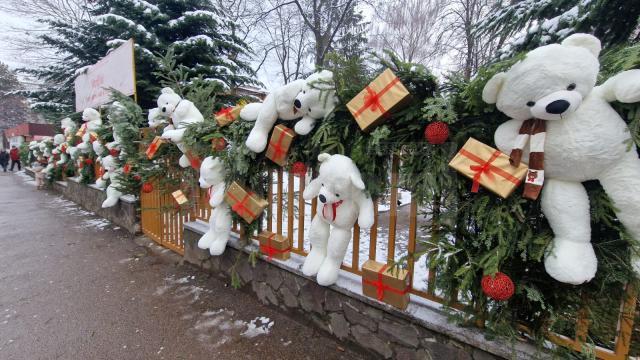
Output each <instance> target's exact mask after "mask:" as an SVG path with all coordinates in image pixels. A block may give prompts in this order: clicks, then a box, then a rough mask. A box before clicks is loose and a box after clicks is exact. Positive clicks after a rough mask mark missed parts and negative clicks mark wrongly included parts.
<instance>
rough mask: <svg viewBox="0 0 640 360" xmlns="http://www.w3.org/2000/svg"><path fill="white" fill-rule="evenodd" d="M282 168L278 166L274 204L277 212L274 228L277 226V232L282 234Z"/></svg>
mask: <svg viewBox="0 0 640 360" xmlns="http://www.w3.org/2000/svg"><path fill="white" fill-rule="evenodd" d="M282 178H283V176H282V168H278V184H277V186H278V189H277V197H278V203H277V204H278V205H276V207H277V209H276V210H277V213H278V220H277V221H276V228H277V233H278V235H282V211H283V209H282V208H283V205H284V204H283V202H282Z"/></svg>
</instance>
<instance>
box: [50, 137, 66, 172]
mask: <svg viewBox="0 0 640 360" xmlns="http://www.w3.org/2000/svg"><path fill="white" fill-rule="evenodd" d="M53 146H54V148H53V150H51V153H52V154H53V155H58V156H59V157H60V160H58V161H57V162H56V163H55V164H56V165H59V166H62V165H64V164H65V163H66V162H67V142H66V141H65V136H64V134H56V135H55V136H54V137H53Z"/></svg>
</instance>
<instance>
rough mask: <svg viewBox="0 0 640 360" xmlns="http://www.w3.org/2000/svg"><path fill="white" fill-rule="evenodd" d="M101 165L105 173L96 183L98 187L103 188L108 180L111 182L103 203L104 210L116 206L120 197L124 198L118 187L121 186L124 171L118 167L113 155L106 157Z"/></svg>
mask: <svg viewBox="0 0 640 360" xmlns="http://www.w3.org/2000/svg"><path fill="white" fill-rule="evenodd" d="M101 164H102V167H103V168H104V173H103V174H102V176H101V177H100V179H99V181H96V185H98V186H99V187H101V188H103V187H104V185H105V183H106V180H107V179H109V180H111V182H110V183H109V186H108V187H107V190H106V194H107V198H106V199H105V200H104V201H103V202H102V208H103V209H104V208H108V207H112V206H115V205H116V204H117V203H118V200H120V196H122V193H121V192H120V191H119V190H118V186H120V181H119V177H120V176H122V169H120V168H118V167H117V166H116V159H115V158H114V157H113V156H111V155H108V156H105V157H104V158H103V159H102V162H101Z"/></svg>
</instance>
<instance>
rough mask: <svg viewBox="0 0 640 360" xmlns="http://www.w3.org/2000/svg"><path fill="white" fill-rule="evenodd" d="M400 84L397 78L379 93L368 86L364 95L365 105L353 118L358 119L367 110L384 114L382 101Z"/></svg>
mask: <svg viewBox="0 0 640 360" xmlns="http://www.w3.org/2000/svg"><path fill="white" fill-rule="evenodd" d="M399 82H400V79H398V78H397V77H396V78H393V80H391V82H389V83H388V84H387V85H386V86H385V87H383V88H382V90H380V91H378V92H376V91H375V90H373V89H372V88H371V87H370V86H369V85H367V87H366V88H365V90H366V92H367V93H366V94H365V95H364V103H363V104H362V107H361V108H360V109H358V111H356V112H355V113H354V114H353V116H354V117H356V118H357V117H359V116H360V115H362V113H363V112H365V111H367V110H370V111H371V112H376V111H378V110H379V111H380V113H382V114H384V113H385V112H386V110H385V109H384V107H383V106H382V103H381V102H380V99H381V98H382V96H383V95H384V94H385V93H386V92H387V91H389V90H391V88H392V87H394V86H396V84H397V83H399Z"/></svg>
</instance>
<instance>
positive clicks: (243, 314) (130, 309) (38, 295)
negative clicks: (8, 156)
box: [0, 173, 364, 360]
mask: <svg viewBox="0 0 640 360" xmlns="http://www.w3.org/2000/svg"><path fill="white" fill-rule="evenodd" d="M0 229H1V230H0V359H29V360H32V359H234V360H238V359H296V360H297V359H323V360H325V359H361V358H364V356H363V355H361V354H359V353H357V352H355V351H353V350H350V349H349V348H346V349H344V346H342V345H340V344H338V343H337V342H335V341H334V340H333V339H331V338H329V337H327V336H325V335H324V334H323V333H321V332H319V331H317V330H315V329H314V328H312V327H310V326H308V325H307V324H303V323H300V322H297V321H294V320H292V319H291V318H288V317H286V316H284V315H282V314H280V313H279V312H278V311H277V310H274V309H271V308H268V307H266V306H263V305H262V304H260V303H259V302H258V301H257V300H256V299H255V298H254V297H253V296H251V295H249V294H246V293H243V292H241V291H236V290H233V289H231V288H230V287H228V285H227V284H226V283H224V282H222V281H220V280H219V279H217V278H213V277H210V276H208V275H207V274H206V273H204V272H202V271H199V270H197V269H195V268H193V267H191V266H188V265H181V264H180V262H179V257H177V256H175V255H174V254H173V253H171V252H170V251H169V250H166V249H161V248H159V247H155V248H154V247H153V246H152V247H151V248H149V246H141V245H139V244H145V243H149V240H146V239H144V238H137V239H135V241H134V239H132V238H131V237H130V235H128V234H127V233H126V232H125V231H123V230H121V229H118V228H117V227H116V226H114V225H112V224H110V223H109V222H107V221H105V220H104V219H101V218H99V217H97V216H95V215H93V214H91V213H88V212H86V211H84V210H82V209H80V208H79V207H77V206H76V205H75V204H73V203H71V202H69V201H66V200H64V199H62V198H61V197H60V195H58V194H56V193H53V192H47V191H37V190H36V188H35V186H34V184H33V182H32V181H29V180H27V178H25V177H24V176H20V175H19V174H17V175H15V174H14V175H12V174H10V173H0Z"/></svg>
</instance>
